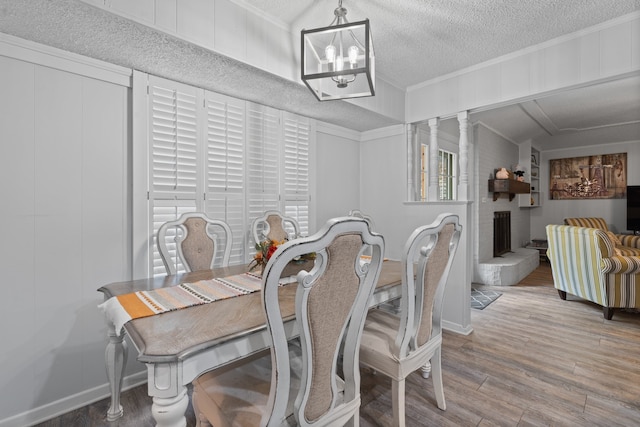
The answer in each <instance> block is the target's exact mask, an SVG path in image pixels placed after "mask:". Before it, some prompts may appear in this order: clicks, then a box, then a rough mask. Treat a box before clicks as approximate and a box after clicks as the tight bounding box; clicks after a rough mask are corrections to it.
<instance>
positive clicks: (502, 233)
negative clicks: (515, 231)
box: [493, 211, 511, 257]
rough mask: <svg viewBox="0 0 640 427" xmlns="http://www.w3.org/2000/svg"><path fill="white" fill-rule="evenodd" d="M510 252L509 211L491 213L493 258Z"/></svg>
mask: <svg viewBox="0 0 640 427" xmlns="http://www.w3.org/2000/svg"><path fill="white" fill-rule="evenodd" d="M507 252H511V211H500V212H494V213H493V256H494V257H499V256H501V255H503V254H505V253H507Z"/></svg>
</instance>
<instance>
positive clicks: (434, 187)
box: [427, 118, 440, 201]
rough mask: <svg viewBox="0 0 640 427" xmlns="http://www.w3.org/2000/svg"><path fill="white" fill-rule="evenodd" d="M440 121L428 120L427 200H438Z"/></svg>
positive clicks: (436, 119)
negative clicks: (429, 137) (429, 131)
mask: <svg viewBox="0 0 640 427" xmlns="http://www.w3.org/2000/svg"><path fill="white" fill-rule="evenodd" d="M439 123H440V119H438V118H435V119H429V129H430V130H431V139H430V141H429V192H428V194H427V200H429V201H436V200H438V151H439V148H440V147H438V124H439Z"/></svg>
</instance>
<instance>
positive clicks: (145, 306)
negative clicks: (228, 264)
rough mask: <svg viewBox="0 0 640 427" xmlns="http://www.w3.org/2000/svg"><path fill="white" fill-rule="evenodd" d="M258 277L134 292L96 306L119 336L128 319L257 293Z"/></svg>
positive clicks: (237, 277)
mask: <svg viewBox="0 0 640 427" xmlns="http://www.w3.org/2000/svg"><path fill="white" fill-rule="evenodd" d="M261 287H262V277H261V276H259V275H257V274H254V273H242V274H237V275H235V276H228V277H219V278H214V279H208V280H199V281H197V282H193V283H181V284H179V285H177V286H170V287H166V288H159V289H154V290H151V291H138V292H132V293H129V294H124V295H117V296H114V297H111V298H109V299H108V300H107V301H105V302H103V303H102V304H100V305H99V306H98V307H99V308H101V309H102V310H103V311H104V313H105V316H106V317H107V319H108V320H109V321H110V322H111V323H113V325H114V326H115V330H116V334H117V335H120V333H121V331H122V327H123V326H124V324H125V323H127V322H128V321H129V320H132V319H139V318H141V317H148V316H154V315H156V314H162V313H166V312H168V311H173V310H179V309H181V308H187V307H193V306H195V305H200V304H208V303H211V302H213V301H218V300H221V299H225V298H232V297H236V296H239V295H246V294H250V293H253V292H256V291H258V290H260V289H261Z"/></svg>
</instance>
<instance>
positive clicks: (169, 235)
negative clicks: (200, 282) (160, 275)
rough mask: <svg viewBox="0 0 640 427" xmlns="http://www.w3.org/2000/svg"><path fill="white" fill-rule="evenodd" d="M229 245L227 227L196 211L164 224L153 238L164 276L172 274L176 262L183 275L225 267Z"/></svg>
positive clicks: (223, 223) (175, 269) (174, 271)
mask: <svg viewBox="0 0 640 427" xmlns="http://www.w3.org/2000/svg"><path fill="white" fill-rule="evenodd" d="M171 241H173V242H174V243H173V244H175V249H173V244H172V243H171ZM232 242H233V236H232V234H231V228H230V227H229V225H228V224H227V223H226V222H224V221H221V220H217V219H211V218H209V217H208V216H207V215H205V214H203V213H200V212H188V213H184V214H182V215H181V216H180V218H178V219H176V220H174V221H167V222H165V223H164V224H162V225H161V226H160V228H159V229H158V235H157V238H156V245H157V247H158V252H160V256H161V258H162V262H163V263H164V267H165V269H166V270H167V274H176V272H177V270H178V265H179V264H178V261H179V262H180V263H182V265H183V266H184V269H185V270H186V271H187V272H190V271H198V270H209V269H211V268H213V267H226V266H227V265H229V257H230V256H231V246H232ZM170 245H171V247H170ZM176 255H177V256H176ZM218 261H219V262H218ZM216 264H217V265H216Z"/></svg>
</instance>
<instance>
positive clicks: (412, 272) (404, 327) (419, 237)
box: [394, 213, 462, 358]
mask: <svg viewBox="0 0 640 427" xmlns="http://www.w3.org/2000/svg"><path fill="white" fill-rule="evenodd" d="M461 232H462V226H461V225H460V223H459V220H458V216H457V215H454V214H449V213H445V214H441V215H439V216H438V217H437V218H436V220H435V221H434V222H433V223H431V224H429V225H424V226H421V227H418V228H416V229H415V230H414V231H413V233H411V236H409V239H407V242H406V244H405V247H404V253H403V255H402V268H403V272H402V297H401V299H400V313H399V315H400V316H401V317H400V329H399V330H398V335H397V337H396V342H395V348H394V350H395V351H394V354H396V355H397V356H398V357H401V358H405V357H407V356H408V355H409V354H410V353H412V352H414V351H417V350H418V349H419V348H420V347H422V346H423V345H424V344H426V343H427V342H428V341H429V340H430V339H433V338H438V337H440V336H441V335H442V326H441V319H442V302H443V299H444V291H445V286H446V284H447V279H448V277H449V271H450V270H451V264H452V262H453V257H454V255H455V253H456V250H457V248H458V242H459V240H460V233H461Z"/></svg>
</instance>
